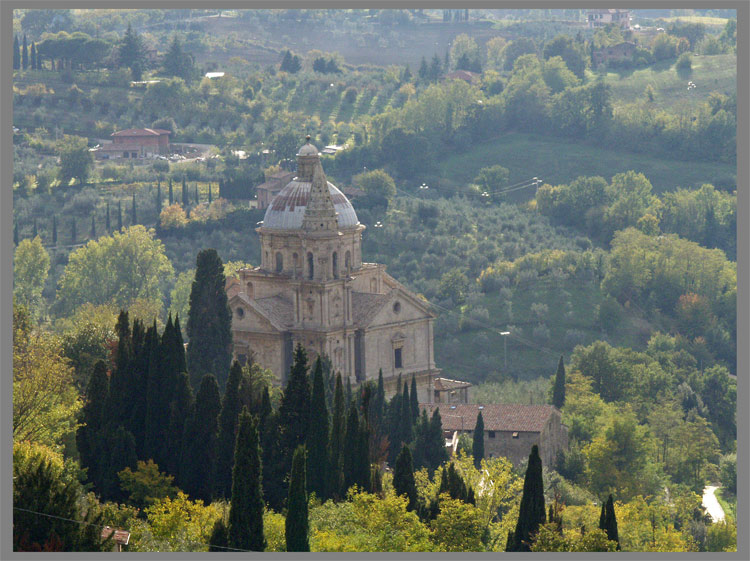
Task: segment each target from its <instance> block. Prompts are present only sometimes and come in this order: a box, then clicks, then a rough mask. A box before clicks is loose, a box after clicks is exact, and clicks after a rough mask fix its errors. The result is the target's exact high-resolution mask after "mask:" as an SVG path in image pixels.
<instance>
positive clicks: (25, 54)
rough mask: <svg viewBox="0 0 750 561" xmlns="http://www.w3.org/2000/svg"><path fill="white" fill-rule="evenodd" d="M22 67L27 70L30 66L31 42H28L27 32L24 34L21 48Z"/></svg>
mask: <svg viewBox="0 0 750 561" xmlns="http://www.w3.org/2000/svg"><path fill="white" fill-rule="evenodd" d="M21 67H22V68H23V69H24V70H26V69H27V68H28V67H29V44H28V43H27V42H26V34H25V33H24V34H23V46H22V49H21Z"/></svg>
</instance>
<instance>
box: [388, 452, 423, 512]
mask: <svg viewBox="0 0 750 561" xmlns="http://www.w3.org/2000/svg"><path fill="white" fill-rule="evenodd" d="M393 490H394V491H396V495H399V496H401V495H406V498H407V499H408V501H409V502H408V504H407V506H406V509H407V510H416V508H417V484H416V482H415V481H414V466H413V464H412V460H411V452H409V447H408V446H406V445H405V444H404V446H403V447H402V448H401V452H400V453H399V455H398V457H397V458H396V466H395V468H394V470H393Z"/></svg>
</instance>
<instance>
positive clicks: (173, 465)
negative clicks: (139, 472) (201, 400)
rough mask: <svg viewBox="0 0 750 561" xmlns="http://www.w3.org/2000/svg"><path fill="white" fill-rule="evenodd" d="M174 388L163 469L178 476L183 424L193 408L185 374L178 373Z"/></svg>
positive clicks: (190, 391) (188, 383) (191, 393)
mask: <svg viewBox="0 0 750 561" xmlns="http://www.w3.org/2000/svg"><path fill="white" fill-rule="evenodd" d="M174 388H175V389H174V392H173V393H174V395H173V398H172V401H171V402H170V403H169V431H168V433H169V439H168V441H167V443H168V445H167V465H166V466H165V468H166V471H167V472H169V473H171V474H179V473H180V461H181V459H182V458H181V454H182V448H183V441H182V439H183V432H184V428H185V423H186V422H187V419H188V417H189V416H190V412H191V411H192V410H193V406H194V402H193V388H192V387H191V385H190V378H189V377H188V374H187V372H180V373H179V374H178V375H177V381H176V383H175V386H174ZM228 496H229V495H227V497H228Z"/></svg>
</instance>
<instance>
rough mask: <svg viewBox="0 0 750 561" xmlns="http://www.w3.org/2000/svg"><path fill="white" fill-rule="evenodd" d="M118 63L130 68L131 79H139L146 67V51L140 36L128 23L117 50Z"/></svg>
mask: <svg viewBox="0 0 750 561" xmlns="http://www.w3.org/2000/svg"><path fill="white" fill-rule="evenodd" d="M118 64H119V65H120V66H127V67H128V68H130V72H131V76H132V78H133V80H140V79H141V78H142V76H143V71H144V70H145V69H146V51H145V49H144V47H143V41H142V40H141V37H140V36H139V35H138V34H137V33H136V32H135V31H133V27H132V26H131V25H130V24H128V29H127V31H126V32H125V36H124V37H123V38H122V41H121V42H120V46H119V50H118Z"/></svg>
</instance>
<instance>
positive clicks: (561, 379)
mask: <svg viewBox="0 0 750 561" xmlns="http://www.w3.org/2000/svg"><path fill="white" fill-rule="evenodd" d="M552 405H554V406H555V407H557V408H558V409H560V408H562V406H563V405H565V364H564V363H563V357H562V356H560V362H558V363H557V372H556V373H555V385H554V387H553V390H552Z"/></svg>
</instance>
